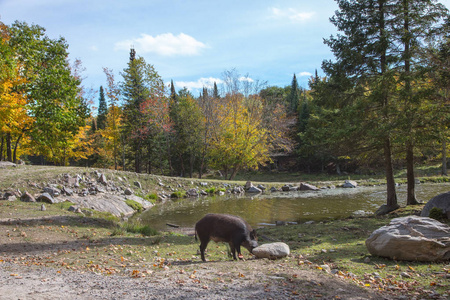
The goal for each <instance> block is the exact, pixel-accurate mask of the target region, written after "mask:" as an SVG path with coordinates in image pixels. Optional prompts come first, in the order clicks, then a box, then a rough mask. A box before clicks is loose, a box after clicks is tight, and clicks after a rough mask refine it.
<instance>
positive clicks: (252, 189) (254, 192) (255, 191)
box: [247, 186, 262, 194]
mask: <svg viewBox="0 0 450 300" xmlns="http://www.w3.org/2000/svg"><path fill="white" fill-rule="evenodd" d="M247 193H251V194H258V193H262V190H260V189H259V188H257V187H256V186H251V187H250V188H248V189H247Z"/></svg>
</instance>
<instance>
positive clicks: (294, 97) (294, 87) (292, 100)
mask: <svg viewBox="0 0 450 300" xmlns="http://www.w3.org/2000/svg"><path fill="white" fill-rule="evenodd" d="M300 92H301V91H300V89H299V87H298V82H297V77H296V76H295V73H294V76H293V77H292V83H291V90H290V92H289V96H288V98H287V101H288V103H289V111H290V112H291V113H294V114H295V113H296V112H297V108H298V103H299V97H300Z"/></svg>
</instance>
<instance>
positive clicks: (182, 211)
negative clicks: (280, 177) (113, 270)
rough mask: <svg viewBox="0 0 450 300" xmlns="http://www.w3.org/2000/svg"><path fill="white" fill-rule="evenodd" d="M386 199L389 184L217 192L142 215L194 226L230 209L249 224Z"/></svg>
mask: <svg viewBox="0 0 450 300" xmlns="http://www.w3.org/2000/svg"><path fill="white" fill-rule="evenodd" d="M448 191H450V183H442V184H420V185H416V197H417V199H418V200H419V201H423V202H427V201H428V200H430V199H431V198H433V197H434V196H436V195H439V194H441V193H445V192H448ZM397 198H398V199H399V200H398V203H399V205H400V206H404V205H405V204H406V185H402V186H399V187H397ZM385 203H386V187H385V186H377V187H358V188H355V189H343V188H336V189H327V190H321V191H318V192H307V191H298V192H276V193H270V192H266V193H265V194H260V195H257V196H250V195H248V194H247V195H245V196H239V197H238V196H233V195H227V196H216V197H200V198H189V199H183V200H181V201H177V202H172V201H168V202H167V203H165V204H164V205H156V206H155V207H153V208H151V209H150V210H148V211H145V212H144V213H142V214H141V215H140V216H139V217H140V218H141V219H142V220H143V221H144V222H145V223H146V224H150V225H151V226H152V227H153V228H155V229H158V230H166V229H167V226H166V224H167V223H170V224H176V225H180V226H182V227H193V226H194V225H195V223H196V222H197V221H198V220H199V219H201V218H202V217H203V216H204V215H205V214H207V213H227V214H233V215H239V216H241V217H243V218H244V219H245V220H246V221H247V222H248V223H250V225H252V226H255V227H257V224H259V223H275V221H288V222H289V221H294V222H299V223H301V222H305V221H310V220H315V221H318V220H324V219H335V218H340V217H347V216H350V215H351V214H352V213H353V212H355V211H357V210H363V211H366V212H374V211H375V210H377V209H378V207H380V205H382V204H385Z"/></svg>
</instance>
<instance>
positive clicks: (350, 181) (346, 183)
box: [342, 180, 358, 188]
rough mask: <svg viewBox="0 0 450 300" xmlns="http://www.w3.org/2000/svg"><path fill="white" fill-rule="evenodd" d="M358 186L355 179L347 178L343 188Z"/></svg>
mask: <svg viewBox="0 0 450 300" xmlns="http://www.w3.org/2000/svg"><path fill="white" fill-rule="evenodd" d="M357 186H358V183H356V181H353V180H346V181H345V182H344V184H343V185H342V187H343V188H356V187H357Z"/></svg>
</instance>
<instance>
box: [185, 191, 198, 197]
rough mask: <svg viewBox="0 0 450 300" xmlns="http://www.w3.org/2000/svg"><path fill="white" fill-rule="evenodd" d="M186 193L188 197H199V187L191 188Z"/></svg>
mask: <svg viewBox="0 0 450 300" xmlns="http://www.w3.org/2000/svg"><path fill="white" fill-rule="evenodd" d="M186 195H187V196H188V197H198V191H197V189H189V190H187V191H186Z"/></svg>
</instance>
